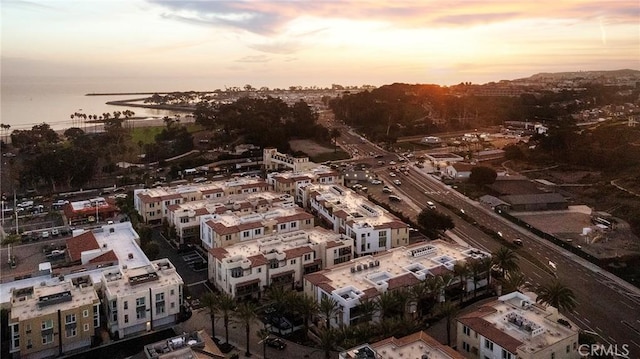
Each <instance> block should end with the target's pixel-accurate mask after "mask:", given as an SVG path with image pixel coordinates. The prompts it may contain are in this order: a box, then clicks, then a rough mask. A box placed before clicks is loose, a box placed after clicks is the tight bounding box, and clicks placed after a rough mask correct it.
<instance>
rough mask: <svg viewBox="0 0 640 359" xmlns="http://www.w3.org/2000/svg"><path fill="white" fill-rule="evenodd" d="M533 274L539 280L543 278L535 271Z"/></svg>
mask: <svg viewBox="0 0 640 359" xmlns="http://www.w3.org/2000/svg"><path fill="white" fill-rule="evenodd" d="M531 273H532V274H535V276H536V277H538V278H540V279H542V276H541V275H540V274H538V273H536V272H535V271H533V272H531Z"/></svg>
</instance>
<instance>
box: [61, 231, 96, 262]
mask: <svg viewBox="0 0 640 359" xmlns="http://www.w3.org/2000/svg"><path fill="white" fill-rule="evenodd" d="M99 248H100V245H98V241H96V237H95V236H94V235H93V232H91V231H87V232H84V233H82V234H81V235H79V236H75V237H71V238H69V239H67V250H68V251H69V257H70V258H71V261H72V262H75V261H79V260H80V259H81V255H82V252H85V251H90V250H93V249H99Z"/></svg>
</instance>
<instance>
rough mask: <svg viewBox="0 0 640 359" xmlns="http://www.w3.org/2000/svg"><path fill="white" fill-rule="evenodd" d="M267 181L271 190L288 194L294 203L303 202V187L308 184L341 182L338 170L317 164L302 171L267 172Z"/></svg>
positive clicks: (340, 183) (338, 183) (301, 203)
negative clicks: (292, 197)
mask: <svg viewBox="0 0 640 359" xmlns="http://www.w3.org/2000/svg"><path fill="white" fill-rule="evenodd" d="M267 183H268V184H269V188H270V189H272V190H273V191H276V192H280V193H286V194H290V195H292V196H294V197H295V201H296V203H298V204H300V205H302V206H304V204H303V192H304V189H303V187H304V186H306V185H309V184H313V183H317V184H337V185H342V184H343V178H342V176H341V175H340V173H339V172H337V171H335V170H332V169H331V168H329V167H326V166H318V167H316V168H313V169H310V170H308V171H304V172H273V173H268V174H267Z"/></svg>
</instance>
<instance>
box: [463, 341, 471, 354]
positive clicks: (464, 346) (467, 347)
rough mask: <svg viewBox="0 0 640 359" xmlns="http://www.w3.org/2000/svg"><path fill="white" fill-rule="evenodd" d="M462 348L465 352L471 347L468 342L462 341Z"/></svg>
mask: <svg viewBox="0 0 640 359" xmlns="http://www.w3.org/2000/svg"><path fill="white" fill-rule="evenodd" d="M462 349H463V350H464V351H466V352H469V350H470V349H471V348H470V345H469V343H467V342H462Z"/></svg>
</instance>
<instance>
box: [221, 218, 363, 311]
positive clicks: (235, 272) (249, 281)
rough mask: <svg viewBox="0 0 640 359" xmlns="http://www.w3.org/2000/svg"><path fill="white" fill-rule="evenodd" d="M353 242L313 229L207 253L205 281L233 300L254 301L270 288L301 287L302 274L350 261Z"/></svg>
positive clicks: (325, 231)
mask: <svg viewBox="0 0 640 359" xmlns="http://www.w3.org/2000/svg"><path fill="white" fill-rule="evenodd" d="M352 246H353V240H352V239H351V238H348V237H346V236H344V235H340V234H336V233H334V232H332V231H328V230H326V229H323V228H320V227H316V228H313V229H307V230H300V231H295V232H289V233H279V234H277V235H272V236H267V237H263V238H260V239H257V240H254V241H250V242H242V243H238V244H235V245H232V246H227V247H224V248H221V247H217V248H212V249H210V250H209V279H210V280H211V282H213V283H215V285H216V287H217V288H218V289H219V290H220V291H222V292H225V293H227V294H229V295H231V296H232V297H235V298H250V297H251V298H258V297H260V295H261V293H262V292H263V291H264V290H265V289H266V288H267V287H272V286H280V287H283V288H286V289H293V288H295V287H301V286H302V277H303V276H304V275H305V274H309V273H313V272H317V271H319V270H321V269H324V268H330V267H333V266H335V265H338V264H340V263H344V262H348V261H349V260H351V258H352V249H351V248H352Z"/></svg>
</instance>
